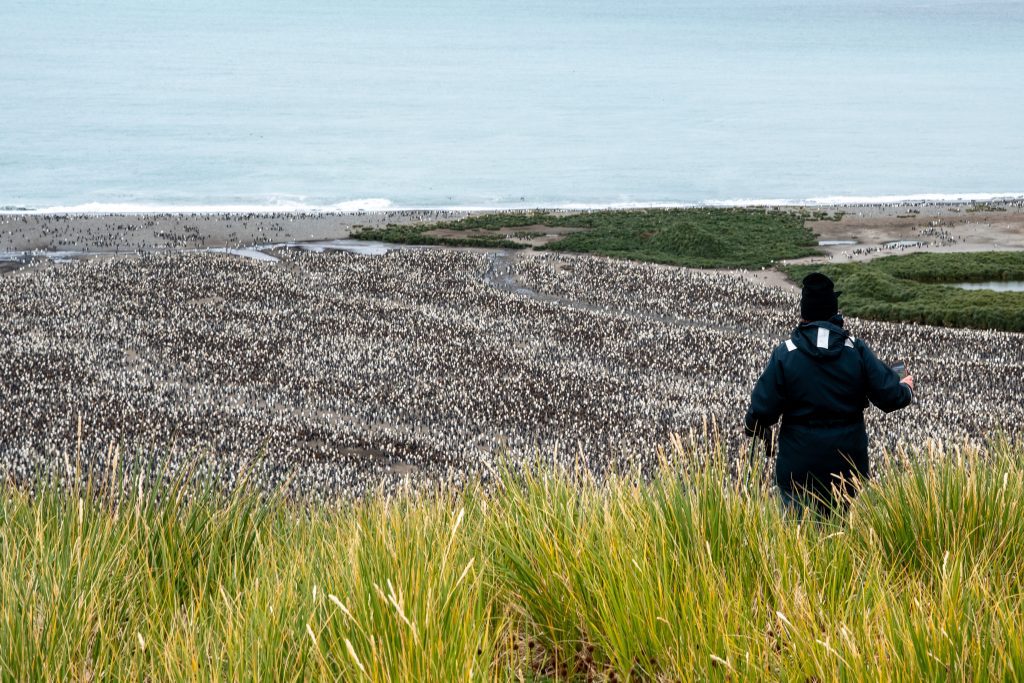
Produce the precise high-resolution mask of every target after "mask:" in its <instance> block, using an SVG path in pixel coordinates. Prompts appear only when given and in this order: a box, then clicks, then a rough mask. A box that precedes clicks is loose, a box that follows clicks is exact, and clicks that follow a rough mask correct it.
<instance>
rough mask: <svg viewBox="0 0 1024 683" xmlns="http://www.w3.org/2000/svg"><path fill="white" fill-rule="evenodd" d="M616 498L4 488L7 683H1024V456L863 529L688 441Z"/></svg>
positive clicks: (870, 507) (920, 497)
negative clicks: (813, 513)
mask: <svg viewBox="0 0 1024 683" xmlns="http://www.w3.org/2000/svg"><path fill="white" fill-rule="evenodd" d="M660 456H661V461H662V465H661V469H660V470H659V471H658V472H656V473H654V474H653V475H651V474H649V473H648V474H645V475H644V476H639V475H634V474H633V473H629V472H623V473H618V474H612V475H608V476H602V478H601V479H600V480H598V479H597V478H594V477H591V476H590V475H588V474H587V473H585V472H579V471H566V470H564V469H558V468H555V467H545V466H540V467H507V468H506V469H505V471H504V473H503V474H501V475H500V477H499V478H498V480H497V482H496V483H495V485H494V486H493V487H492V488H491V489H490V490H488V491H484V490H482V489H480V488H478V487H473V486H471V487H469V488H468V489H466V490H465V491H463V492H462V493H460V494H458V495H455V494H444V495H435V496H416V495H412V494H409V493H398V494H396V495H393V496H391V497H387V498H378V499H374V500H368V501H364V502H361V503H356V504H348V505H345V506H343V507H340V506H339V507H337V508H313V509H310V508H300V507H297V506H295V505H294V504H290V503H287V502H285V501H284V500H280V499H273V498H271V499H267V498H266V497H260V496H257V495H254V494H250V493H247V492H246V491H245V490H244V488H243V489H239V490H237V491H236V492H234V493H232V494H222V493H218V492H216V491H215V490H213V489H212V488H210V489H207V490H201V491H198V492H196V491H189V492H187V493H188V495H186V491H185V490H184V488H183V487H181V486H179V485H176V484H173V483H172V484H168V485H165V486H164V487H163V488H161V489H159V490H150V491H142V492H141V493H140V492H139V491H138V490H136V491H133V492H132V493H131V494H127V495H119V496H118V497H117V498H111V497H110V496H108V495H106V494H104V493H103V492H102V491H96V490H93V489H92V488H91V486H90V485H88V484H85V485H82V486H74V487H70V488H57V487H54V486H49V485H46V486H40V487H37V488H36V489H35V490H34V491H33V492H32V493H26V492H24V491H23V490H20V489H18V488H15V487H10V486H9V487H7V488H5V490H4V492H3V495H2V496H0V553H2V557H3V558H4V561H3V563H2V564H0V633H2V637H0V676H2V677H3V679H5V680H107V679H117V680H132V679H159V680H163V679H175V680H178V679H192V680H196V679H202V680H211V679H216V678H222V679H231V680H239V679H275V680H277V679H286V680H293V679H294V680H298V679H302V680H306V679H322V680H332V679H341V680H353V681H358V680H371V681H388V680H401V681H406V680H407V681H425V680H430V681H442V680H443V681H455V680H535V681H536V680H641V681H648V680H655V681H670V680H679V681H686V680H694V679H711V680H815V679H816V680H914V681H917V680H936V679H941V680H950V679H955V680H964V679H972V680H990V679H991V680H1007V679H1011V680H1012V679H1017V678H1020V677H1021V676H1022V675H1024V591H1022V582H1024V580H1022V578H1021V577H1022V576H1024V515H1022V514H1021V510H1020V507H1021V505H1022V502H1021V501H1024V444H1020V443H1017V444H1011V443H1007V442H1006V441H1005V440H1002V441H996V442H995V443H993V444H991V445H990V446H989V447H987V448H985V449H984V450H981V449H974V448H970V447H964V448H952V449H941V450H940V449H938V448H935V447H930V448H926V449H923V450H920V451H916V452H906V453H899V454H894V455H893V456H891V457H890V459H889V463H890V465H889V466H888V467H887V469H886V470H885V471H884V472H883V473H882V475H881V476H880V477H879V478H877V479H875V480H872V481H871V482H869V483H868V484H866V485H865V487H864V489H863V490H862V492H861V493H860V495H859V496H858V497H857V499H856V500H855V501H854V502H853V504H852V506H851V508H850V511H849V513H848V515H847V516H846V517H845V518H841V519H837V518H833V519H825V520H818V519H812V518H810V517H805V518H803V519H794V518H792V517H786V516H784V515H783V513H782V511H781V510H780V507H779V505H778V503H777V501H776V499H775V498H774V496H773V493H772V491H771V490H770V488H768V486H767V485H766V483H765V482H766V481H767V480H768V477H767V476H766V475H767V473H766V472H765V469H764V468H763V467H762V466H761V465H759V464H758V465H750V464H748V463H736V462H735V461H729V459H728V458H727V457H726V455H725V453H724V450H723V449H722V448H721V447H717V446H714V445H711V446H708V445H707V444H706V443H705V444H704V445H699V444H698V443H697V442H696V441H694V442H692V443H690V442H684V441H682V440H678V439H677V440H675V441H674V442H673V443H672V444H670V445H669V446H667V447H666V448H665V449H663V450H662V451H661V452H660Z"/></svg>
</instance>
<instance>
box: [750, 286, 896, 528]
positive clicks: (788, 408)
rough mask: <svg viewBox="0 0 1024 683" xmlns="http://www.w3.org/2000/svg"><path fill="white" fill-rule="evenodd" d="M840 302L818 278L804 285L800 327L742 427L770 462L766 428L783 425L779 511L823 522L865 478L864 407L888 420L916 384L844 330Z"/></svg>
mask: <svg viewBox="0 0 1024 683" xmlns="http://www.w3.org/2000/svg"><path fill="white" fill-rule="evenodd" d="M839 294H841V292H836V291H835V286H834V283H833V282H832V280H830V279H829V278H828V277H827V276H826V275H823V274H822V273H811V274H810V275H808V276H807V277H805V278H804V280H803V289H802V291H801V297H800V317H801V320H800V324H799V325H798V326H797V327H796V328H795V329H794V330H793V332H792V335H791V336H790V338H789V339H787V340H786V341H785V342H783V343H781V344H779V345H778V346H777V347H776V348H775V350H774V352H773V353H772V356H771V359H770V360H769V361H768V366H767V367H766V368H765V370H764V372H763V373H762V374H761V377H760V378H759V379H758V380H757V384H756V385H755V386H754V390H753V392H752V393H751V397H750V408H749V409H748V410H747V415H746V419H745V424H744V427H745V432H746V434H747V436H750V437H754V438H755V439H760V440H761V441H763V442H764V443H765V444H766V447H767V452H768V453H769V454H770V453H771V451H772V445H773V440H772V432H771V428H772V427H773V425H775V423H776V422H778V421H779V418H780V417H781V418H782V426H781V427H780V428H779V435H778V449H779V452H778V457H777V459H776V463H775V482H776V484H778V487H779V491H780V493H781V495H782V501H783V506H784V508H785V509H787V510H792V511H795V512H797V513H800V511H802V509H803V507H804V506H806V505H812V506H813V507H814V508H815V509H816V511H817V512H818V513H819V514H822V515H826V516H827V515H828V514H831V513H833V512H836V511H838V510H839V509H842V510H845V507H846V501H848V500H849V498H850V497H851V496H852V495H853V494H854V493H855V492H856V487H855V485H854V481H855V479H857V478H860V477H864V478H867V477H868V476H870V470H869V463H868V437H867V432H866V431H865V429H864V409H865V408H867V407H868V402H869V401H870V402H871V403H872V404H874V405H875V406H876V407H878V408H880V409H881V410H883V411H885V412H886V413H888V412H892V411H894V410H898V409H900V408H904V407H906V406H907V405H909V404H910V402H911V399H912V398H913V389H914V378H913V376H912V375H908V376H907V377H905V378H903V379H900V377H899V375H898V374H897V373H896V371H895V370H893V369H892V368H890V367H889V366H887V365H886V364H884V363H883V362H881V361H880V360H878V358H877V357H876V356H875V354H874V352H873V351H872V350H871V347H869V346H868V345H867V344H866V343H865V342H864V341H863V340H862V339H857V338H855V337H854V336H853V335H851V334H850V333H849V332H848V331H847V330H845V329H844V328H843V317H842V315H841V314H840V313H839Z"/></svg>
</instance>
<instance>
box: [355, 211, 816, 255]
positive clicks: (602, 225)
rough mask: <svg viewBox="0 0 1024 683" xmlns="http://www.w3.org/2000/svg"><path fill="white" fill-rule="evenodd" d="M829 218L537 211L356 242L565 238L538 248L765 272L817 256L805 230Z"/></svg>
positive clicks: (391, 231) (516, 244) (372, 233)
mask: <svg viewBox="0 0 1024 683" xmlns="http://www.w3.org/2000/svg"><path fill="white" fill-rule="evenodd" d="M823 217H825V215H824V214H820V213H815V214H811V213H808V212H806V211H787V210H778V209H711V208H699V209H697V208H694V209H648V210H634V211H591V212H585V213H578V214H561V213H559V214H555V213H549V212H543V211H537V212H529V213H494V214H484V215H481V216H473V217H470V218H466V219H463V220H460V221H452V222H448V223H434V224H426V225H413V226H398V225H389V226H387V227H386V228H380V229H363V230H361V231H360V232H358V233H357V234H356V235H355V236H356V237H359V238H361V239H373V240H383V241H386V242H400V243H410V244H448V245H453V246H482V247H502V248H522V247H524V246H525V245H524V244H523V243H522V242H520V241H516V240H517V239H519V240H522V239H527V240H528V239H530V238H535V237H541V236H544V235H545V234H547V233H546V231H551V230H555V231H558V233H559V236H558V237H557V238H556V239H554V241H551V242H548V243H546V244H544V245H542V246H538V247H537V248H539V249H548V250H551V251H566V252H579V253H587V254H598V255H602V256H615V257H621V258H629V259H635V260H639V261H653V262H657V263H668V264H673V265H680V266H691V267H726V268H760V267H763V266H767V265H770V264H771V263H772V262H774V261H778V260H780V259H789V258H799V257H801V256H810V255H813V254H816V253H818V250H817V241H816V240H815V236H814V233H813V232H812V231H811V230H810V229H809V228H806V227H804V221H805V220H808V219H811V218H814V219H821V218H823ZM453 232H457V233H461V235H459V236H454V235H452V234H451V233H453ZM439 233H441V234H439ZM563 233H565V234H563Z"/></svg>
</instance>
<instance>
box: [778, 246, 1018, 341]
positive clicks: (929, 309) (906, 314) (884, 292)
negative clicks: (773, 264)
mask: <svg viewBox="0 0 1024 683" xmlns="http://www.w3.org/2000/svg"><path fill="white" fill-rule="evenodd" d="M785 271H786V273H787V274H788V275H789V276H790V277H791V278H793V279H794V280H796V281H797V282H799V281H800V280H801V279H802V278H803V277H804V276H805V275H807V273H810V272H813V271H820V272H823V273H825V274H826V275H828V276H829V277H831V278H832V279H833V280H835V282H836V289H837V290H839V291H841V292H843V295H842V297H841V298H840V305H841V307H842V309H843V311H844V313H846V314H848V315H855V316H859V317H862V318H872V319H875V320H891V321H903V322H916V323H923V324H928V325H943V326H946V327H971V328H980V329H996V330H1006V331H1011V332H1022V331H1024V293H1020V292H994V291H988V290H964V289H959V288H957V287H952V286H949V285H948V283H954V282H955V283H960V282H986V281H1017V280H1024V252H977V253H967V254H936V253H920V254H909V255H905V256H886V257H884V258H879V259H874V260H872V261H867V262H863V263H844V264H823V265H814V266H789V267H787V268H785Z"/></svg>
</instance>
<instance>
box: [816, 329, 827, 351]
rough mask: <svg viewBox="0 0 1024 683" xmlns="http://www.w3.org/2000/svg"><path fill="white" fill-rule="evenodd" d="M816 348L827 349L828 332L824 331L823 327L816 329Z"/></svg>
mask: <svg viewBox="0 0 1024 683" xmlns="http://www.w3.org/2000/svg"><path fill="white" fill-rule="evenodd" d="M818 348H819V349H827V348H828V330H826V329H825V328H824V327H819V328H818Z"/></svg>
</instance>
